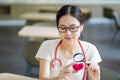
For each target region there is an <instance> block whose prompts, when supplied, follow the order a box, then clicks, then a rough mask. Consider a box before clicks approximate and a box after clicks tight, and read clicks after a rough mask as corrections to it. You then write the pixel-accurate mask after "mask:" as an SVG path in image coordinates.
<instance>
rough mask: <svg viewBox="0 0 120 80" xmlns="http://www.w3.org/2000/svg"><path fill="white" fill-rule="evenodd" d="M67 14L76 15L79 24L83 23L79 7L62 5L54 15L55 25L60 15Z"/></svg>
mask: <svg viewBox="0 0 120 80" xmlns="http://www.w3.org/2000/svg"><path fill="white" fill-rule="evenodd" d="M67 14H70V15H71V16H73V17H76V18H77V19H78V20H79V22H80V24H83V23H84V17H83V14H82V12H81V10H80V8H78V7H77V6H74V5H64V6H62V7H61V8H60V9H59V11H58V12H57V15H56V24H57V26H58V23H59V19H60V18H61V17H62V16H64V15H67Z"/></svg>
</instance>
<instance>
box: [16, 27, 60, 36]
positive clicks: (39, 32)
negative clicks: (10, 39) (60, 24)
mask: <svg viewBox="0 0 120 80" xmlns="http://www.w3.org/2000/svg"><path fill="white" fill-rule="evenodd" d="M18 35H19V36H20V37H25V38H59V34H58V30H57V28H56V27H52V26H48V27H47V26H25V27H23V28H22V29H21V30H20V31H19V32H18Z"/></svg>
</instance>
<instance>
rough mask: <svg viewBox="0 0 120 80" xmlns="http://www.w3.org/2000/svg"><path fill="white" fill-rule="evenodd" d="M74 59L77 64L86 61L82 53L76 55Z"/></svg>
mask: <svg viewBox="0 0 120 80" xmlns="http://www.w3.org/2000/svg"><path fill="white" fill-rule="evenodd" d="M73 59H74V61H75V62H83V61H84V55H83V54H82V53H76V54H75V55H74V56H73Z"/></svg>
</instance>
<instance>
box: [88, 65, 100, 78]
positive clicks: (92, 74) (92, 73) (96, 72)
mask: <svg viewBox="0 0 120 80" xmlns="http://www.w3.org/2000/svg"><path fill="white" fill-rule="evenodd" d="M87 70H88V79H89V80H100V67H99V65H98V64H92V63H90V64H89V65H87Z"/></svg>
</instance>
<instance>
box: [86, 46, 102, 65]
mask: <svg viewBox="0 0 120 80" xmlns="http://www.w3.org/2000/svg"><path fill="white" fill-rule="evenodd" d="M87 55H88V60H89V61H90V62H93V63H99V62H101V61H102V59H101V56H100V54H99V52H98V49H97V48H96V47H95V46H94V45H93V44H90V45H89V49H88V51H87Z"/></svg>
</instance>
